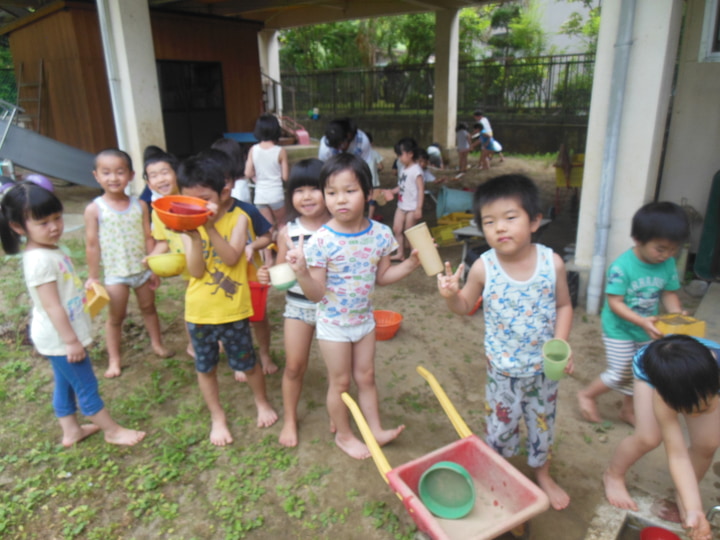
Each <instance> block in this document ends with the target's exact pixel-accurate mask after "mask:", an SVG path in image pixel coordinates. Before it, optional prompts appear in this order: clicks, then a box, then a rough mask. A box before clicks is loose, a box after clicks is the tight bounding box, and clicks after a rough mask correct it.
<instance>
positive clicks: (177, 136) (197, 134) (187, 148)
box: [157, 60, 226, 158]
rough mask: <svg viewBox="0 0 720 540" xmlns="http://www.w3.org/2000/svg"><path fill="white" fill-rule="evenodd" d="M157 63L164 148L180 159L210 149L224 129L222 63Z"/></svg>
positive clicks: (164, 61) (165, 61)
mask: <svg viewBox="0 0 720 540" xmlns="http://www.w3.org/2000/svg"><path fill="white" fill-rule="evenodd" d="M157 66H158V81H159V84H160V101H161V104H162V115H163V126H164V127H165V140H166V143H167V151H168V152H170V153H172V154H175V155H176V156H178V157H180V158H183V157H186V156H189V155H191V154H195V153H196V152H199V151H200V150H204V149H206V148H209V147H210V145H211V144H212V143H213V142H214V141H215V140H216V139H218V138H219V137H222V134H223V133H224V132H225V131H226V129H225V127H226V124H225V99H224V96H223V84H222V83H223V77H222V66H221V65H220V63H219V62H180V61H170V60H159V61H158V62H157Z"/></svg>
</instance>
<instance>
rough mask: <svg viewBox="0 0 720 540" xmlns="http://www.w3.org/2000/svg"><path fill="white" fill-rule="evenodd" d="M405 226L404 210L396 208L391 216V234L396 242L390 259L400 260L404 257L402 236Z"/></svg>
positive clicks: (403, 239)
mask: <svg viewBox="0 0 720 540" xmlns="http://www.w3.org/2000/svg"><path fill="white" fill-rule="evenodd" d="M404 226H405V212H403V211H402V210H400V209H399V208H397V209H396V210H395V215H394V216H393V234H394V235H395V240H396V241H397V243H398V248H397V251H396V252H395V254H394V255H392V256H391V257H390V260H392V261H402V260H404V259H405V238H404V236H403V231H404V230H405V229H404V228H403V227H404Z"/></svg>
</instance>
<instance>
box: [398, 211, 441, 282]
mask: <svg viewBox="0 0 720 540" xmlns="http://www.w3.org/2000/svg"><path fill="white" fill-rule="evenodd" d="M405 236H407V239H408V241H409V242H410V245H411V246H412V247H413V248H414V249H417V250H418V255H419V257H420V264H422V267H423V270H425V273H426V274H427V275H428V276H435V275H437V274H439V273H440V272H442V271H443V263H442V259H440V253H438V250H437V248H436V247H435V241H434V240H433V237H432V235H431V234H430V229H428V226H427V223H425V222H423V223H418V224H417V225H415V226H414V227H410V228H409V229H408V230H406V231H405Z"/></svg>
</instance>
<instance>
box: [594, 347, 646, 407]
mask: <svg viewBox="0 0 720 540" xmlns="http://www.w3.org/2000/svg"><path fill="white" fill-rule="evenodd" d="M602 339H603V343H604V344H605V360H606V362H607V368H605V371H603V372H602V373H601V374H600V380H601V381H602V382H603V383H604V384H605V386H608V387H610V388H612V389H613V390H617V391H618V392H621V393H623V394H625V395H626V396H632V393H633V369H632V362H633V357H634V356H635V353H637V352H638V351H639V350H640V349H641V348H642V347H644V346H645V345H647V344H648V343H650V342H649V341H631V340H627V339H612V338H609V337H607V336H606V335H605V334H603V337H602Z"/></svg>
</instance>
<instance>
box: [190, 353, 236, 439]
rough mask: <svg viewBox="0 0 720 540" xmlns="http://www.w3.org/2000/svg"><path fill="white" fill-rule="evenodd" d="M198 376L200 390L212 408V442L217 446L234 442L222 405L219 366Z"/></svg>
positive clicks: (208, 405) (208, 406)
mask: <svg viewBox="0 0 720 540" xmlns="http://www.w3.org/2000/svg"><path fill="white" fill-rule="evenodd" d="M197 377H198V385H199V386H200V392H201V393H202V396H203V399H204V400H205V404H206V405H207V408H208V409H209V410H210V421H211V423H212V428H211V430H210V442H211V443H213V444H214V445H215V446H226V445H228V444H230V443H232V442H233V438H232V435H231V434H230V430H229V429H228V425H227V419H226V418H225V411H224V410H223V408H222V405H220V395H219V390H218V380H217V366H215V367H214V368H213V370H212V371H210V372H209V373H200V372H198V374H197Z"/></svg>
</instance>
